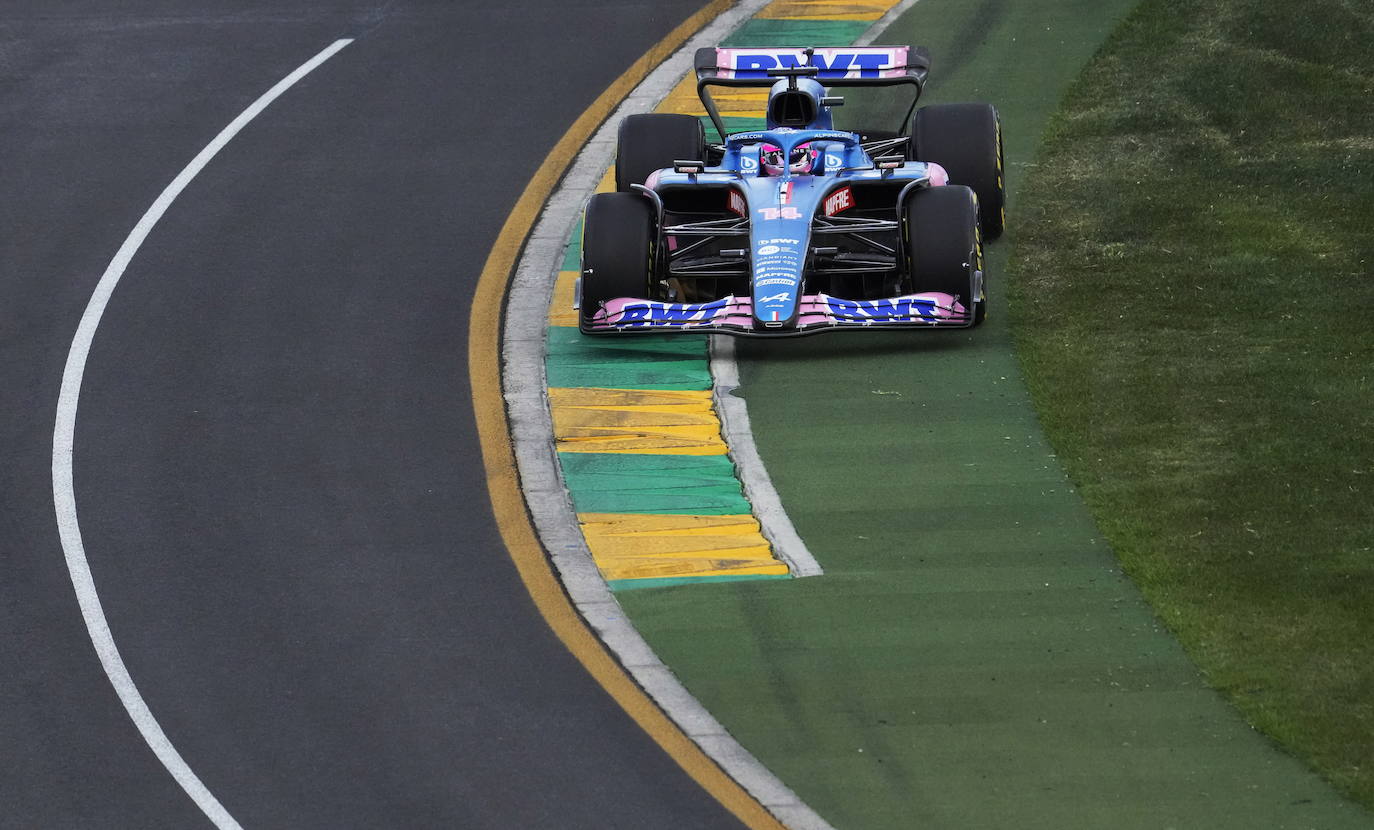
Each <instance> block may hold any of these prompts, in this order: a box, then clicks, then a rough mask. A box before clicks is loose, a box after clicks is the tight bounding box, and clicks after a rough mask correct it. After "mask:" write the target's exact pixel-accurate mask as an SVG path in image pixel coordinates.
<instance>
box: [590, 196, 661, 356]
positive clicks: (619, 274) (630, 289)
mask: <svg viewBox="0 0 1374 830" xmlns="http://www.w3.org/2000/svg"><path fill="white" fill-rule="evenodd" d="M653 245H654V216H653V209H652V208H651V207H650V205H649V200H648V199H646V198H644V197H643V196H640V195H639V194H637V193H598V194H596V195H595V196H593V197H592V198H591V201H589V202H588V203H587V213H586V216H585V218H584V220H583V223H582V293H581V301H580V306H581V311H582V313H581V318H582V325H583V328H584V330H585V328H586V324H587V322H588V321H590V320H591V319H592V317H593V316H594V315H595V314H596V313H597V312H598V311H600V310H601V306H602V305H603V304H604V303H605V302H606V301H608V300H614V299H618V298H620V297H642V298H648V297H649V288H650V277H651V272H652V268H653Z"/></svg>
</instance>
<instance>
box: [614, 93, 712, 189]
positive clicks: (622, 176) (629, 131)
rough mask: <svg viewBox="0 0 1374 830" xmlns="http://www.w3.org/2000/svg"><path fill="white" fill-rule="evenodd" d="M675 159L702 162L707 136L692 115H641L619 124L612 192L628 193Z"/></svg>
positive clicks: (626, 119)
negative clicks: (613, 188)
mask: <svg viewBox="0 0 1374 830" xmlns="http://www.w3.org/2000/svg"><path fill="white" fill-rule="evenodd" d="M678 159H682V160H684V161H686V160H694V161H705V160H706V135H705V132H704V131H703V130H702V126H701V120H700V119H698V118H697V117H696V116H692V115H674V114H670V113H657V112H654V113H644V114H640V115H630V116H627V117H626V118H625V120H623V121H621V122H620V128H619V130H618V132H617V133H616V149H615V189H616V190H617V191H619V192H621V193H625V192H628V191H629V190H630V185H635V184H644V180H645V179H647V178H648V177H649V174H650V173H652V172H654V171H655V170H659V169H662V168H664V167H672V166H673V162H674V161H677V160H678Z"/></svg>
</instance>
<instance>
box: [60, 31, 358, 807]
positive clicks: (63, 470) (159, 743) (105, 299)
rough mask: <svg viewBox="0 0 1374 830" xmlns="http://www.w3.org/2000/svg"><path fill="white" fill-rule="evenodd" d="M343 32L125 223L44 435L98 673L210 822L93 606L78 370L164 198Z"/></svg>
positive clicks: (204, 797)
mask: <svg viewBox="0 0 1374 830" xmlns="http://www.w3.org/2000/svg"><path fill="white" fill-rule="evenodd" d="M352 42H353V41H352V40H351V39H347V38H345V39H341V40H336V41H334V42H333V43H332V44H330V45H329V46H328V47H327V48H325V49H324V51H322V52H320V53H319V54H318V55H316V56H315V57H313V58H311V59H310V60H308V61H306V62H305V63H303V64H301V66H300V67H299V68H298V69H296V71H294V72H292V73H291V74H290V75H287V76H286V77H285V78H283V79H281V81H279V82H278V83H277V85H276V86H274V87H272V88H271V89H269V90H267V92H265V93H263V95H262V97H261V98H259V99H258V100H256V101H254V102H253V103H252V104H251V105H249V107H248V109H246V110H244V111H243V112H242V113H240V114H239V117H238V118H235V119H234V120H233V121H231V122H229V126H227V127H225V128H224V129H223V130H222V131H221V132H220V134H219V135H217V136H215V138H214V140H213V141H211V142H210V143H209V144H208V145H206V147H205V149H204V150H201V151H200V154H199V155H197V156H196V157H195V158H194V159H192V160H191V163H190V164H188V165H186V167H185V169H183V170H182V171H181V173H179V174H178V175H177V177H176V178H175V179H173V180H172V183H171V184H169V185H167V188H166V189H165V190H163V191H162V194H161V195H160V196H158V197H157V200H156V201H154V202H153V204H152V206H151V207H149V208H148V210H147V212H146V213H144V214H143V218H142V219H139V220H138V224H137V225H135V226H134V229H133V230H132V231H130V233H129V236H128V238H126V239H125V240H124V244H123V245H121V246H120V247H119V251H118V252H116V253H115V256H114V259H112V260H110V265H109V267H107V268H106V269H105V273H104V275H102V276H101V278H100V282H99V283H97V285H96V287H95V293H94V294H92V295H91V300H90V302H89V303H88V304H87V305H86V311H85V313H84V314H82V315H81V323H80V324H79V325H78V326H77V329H76V336H75V337H74V338H73V339H72V346H71V350H70V351H69V352H68V353H67V365H66V368H65V369H64V370H63V372H62V391H61V392H60V393H59V395H58V399H57V423H56V427H55V428H54V430H53V439H52V493H53V501H54V503H55V505H56V510H57V529H58V533H59V534H60V536H61V539H62V552H63V553H64V554H65V556H66V558H67V571H68V572H69V573H70V574H71V578H72V587H73V588H75V589H76V599H77V602H79V603H80V605H81V616H82V617H84V618H85V620H86V630H87V631H88V632H89V633H90V637H91V644H92V645H94V646H95V651H96V654H98V655H99V656H100V664H101V665H102V666H104V668H105V674H106V676H107V677H109V679H110V684H111V685H112V686H114V689H115V693H116V694H118V695H119V700H120V702H121V703H123V704H124V709H125V710H126V711H127V712H128V713H129V717H130V718H131V719H132V720H133V722H134V725H135V726H137V727H138V731H139V733H140V734H142V735H143V739H144V740H145V741H147V742H148V746H149V747H150V748H151V749H152V750H153V753H154V754H156V755H157V757H158V760H160V761H161V762H162V765H163V766H164V767H166V768H167V771H168V772H170V773H171V774H172V777H173V778H175V779H176V782H177V783H178V784H180V785H181V788H182V789H183V790H185V791H186V794H187V795H189V796H191V799H192V800H193V801H195V802H196V805H197V806H198V807H200V809H201V811H202V812H204V813H205V815H206V816H207V817H208V818H209V819H210V821H212V822H214V824H215V826H216V827H219V828H222V829H223V830H227V829H228V828H233V830H241V829H240V827H239V823H238V822H237V821H235V820H234V817H233V816H231V815H229V812H228V811H227V810H225V809H224V806H223V805H221V804H220V803H219V801H218V800H216V798H215V797H214V796H213V795H212V794H211V793H210V791H209V790H208V789H206V787H205V785H204V784H203V783H201V780H200V779H199V778H197V777H196V774H195V773H194V772H192V771H191V768H190V767H189V766H187V765H186V762H185V761H184V760H182V758H181V755H180V754H179V753H178V752H177V751H176V748H175V747H173V746H172V742H171V741H170V740H168V738H167V735H166V734H165V733H164V732H163V731H162V727H161V726H159V725H158V722H157V719H156V718H154V717H153V713H152V711H151V710H150V709H149V708H148V705H147V704H146V703H145V702H144V701H143V696H142V695H141V694H139V691H138V687H137V686H135V685H134V681H133V678H132V677H130V676H129V670H128V669H127V668H126V667H125V665H124V660H123V658H121V657H120V656H119V649H118V648H116V646H115V642H114V637H113V636H112V635H111V634H110V625H109V622H108V621H107V620H106V619H105V612H104V611H103V610H102V609H101V606H100V596H99V595H98V594H97V593H96V589H95V580H94V578H92V576H91V567H90V564H89V563H88V562H87V561H86V548H85V546H84V545H83V544H82V541H81V527H80V525H79V524H78V523H77V518H76V491H75V488H74V487H73V484H72V444H73V439H74V437H75V435H76V407H77V403H78V399H79V397H80V395H81V379H82V377H83V376H84V375H85V372H86V359H87V358H88V357H89V356H90V352H91V342H92V341H93V340H94V339H95V332H96V329H97V328H98V327H99V326H100V318H101V316H102V315H104V313H105V306H106V305H107V304H108V303H109V301H110V296H111V295H112V294H114V290H115V286H117V285H119V280H120V278H121V277H122V276H123V275H124V269H126V268H127V267H128V266H129V262H130V261H131V260H132V259H133V258H134V255H135V254H136V253H138V249H139V246H141V245H142V244H143V241H144V240H145V239H147V238H148V234H149V233H151V232H152V230H153V227H154V226H155V225H157V223H158V220H159V219H161V218H162V215H163V214H164V213H166V212H167V209H168V208H169V207H170V206H171V204H172V202H174V201H176V198H177V196H179V195H180V194H181V191H183V190H185V189H186V186H187V185H188V184H190V183H191V180H192V179H194V178H195V177H196V175H197V174H198V173H200V171H201V170H202V169H204V167H205V165H207V164H209V163H210V160H211V159H213V158H214V157H215V155H216V154H217V153H218V152H219V151H220V150H222V149H224V146H225V145H226V144H228V143H229V142H230V140H231V139H233V138H234V136H236V135H238V133H239V131H240V130H242V129H243V128H244V127H245V126H246V125H247V124H248V122H250V121H252V120H253V119H254V118H256V117H257V116H258V115H259V114H260V113H262V111H263V110H265V109H266V108H267V106H268V105H269V104H271V103H272V102H273V101H275V100H276V99H277V98H278V97H280V96H281V94H282V93H284V92H286V91H287V90H288V89H290V88H291V87H292V86H293V85H295V83H296V82H297V81H299V80H300V79H301V78H304V77H305V76H306V75H308V74H310V73H311V72H312V71H313V70H314V69H315V68H316V67H318V66H319V65H320V64H322V63H324V62H325V61H327V60H329V59H330V58H331V57H333V56H334V54H335V53H337V52H338V51H339V50H340V49H343V48H344V47H345V46H347V45H348V44H350V43H352Z"/></svg>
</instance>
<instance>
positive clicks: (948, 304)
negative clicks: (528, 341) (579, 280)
mask: <svg viewBox="0 0 1374 830" xmlns="http://www.w3.org/2000/svg"><path fill="white" fill-rule="evenodd" d="M972 324H973V314H972V313H971V310H970V309H967V308H965V307H964V305H963V303H961V302H960V301H959V298H958V297H954V296H951V295H949V294H941V293H936V292H931V293H926V294H909V295H906V296H901V297H887V298H884V299H879V300H845V299H841V298H839V297H831V296H829V295H828V294H806V295H803V296H802V298H801V303H800V306H799V308H798V314H797V324H796V325H795V326H780V327H777V328H773V327H767V326H766V324H765V325H764V326H763V327H759V328H755V325H754V307H753V300H752V299H751V298H749V297H725V298H723V299H720V300H714V301H712V302H709V303H664V302H658V301H656V300H642V299H635V298H631V297H622V298H620V299H617V300H610V301H608V302H607V303H606V304H605V306H604V307H603V308H601V309H598V310H597V311H596V313H595V314H593V315H592V317H591V318H590V319H584V320H583V322H582V330H583V331H584V332H586V333H588V334H629V333H675V332H687V333H708V334H732V335H736V336H739V337H789V336H790V337H796V336H799V335H804V334H816V333H819V332H823V331H833V330H836V329H929V328H967V327H968V326H971V325H972Z"/></svg>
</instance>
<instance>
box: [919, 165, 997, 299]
mask: <svg viewBox="0 0 1374 830" xmlns="http://www.w3.org/2000/svg"><path fill="white" fill-rule="evenodd" d="M904 208H905V209H904V211H903V213H904V216H905V221H904V222H903V230H902V236H903V244H904V246H905V248H906V254H907V272H908V274H910V278H911V286H910V287H911V291H912V293H914V294H922V293H925V292H929V291H935V292H939V293H942V294H952V295H954V296H956V297H958V298H959V299H960V300H961V301H962V302H963V304H964V306H965V307H966V308H970V309H971V310H972V312H973V325H975V326H976V325H979V324H980V323H982V322H983V319H984V318H985V317H986V316H987V307H988V306H987V298H986V295H984V294H983V290H982V283H980V282H978V281H977V280H976V279H975V272H981V271H983V241H982V237H981V235H980V233H979V229H978V197H977V195H975V194H974V192H973V190H972V189H970V188H968V187H964V186H962V185H947V186H945V187H930V188H925V189H922V190H917V191H914V192H913V193H912V194H911V195H910V196H908V197H907V200H906V204H905V205H904ZM975 294H977V295H979V296H975Z"/></svg>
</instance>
